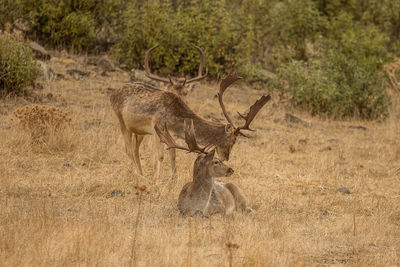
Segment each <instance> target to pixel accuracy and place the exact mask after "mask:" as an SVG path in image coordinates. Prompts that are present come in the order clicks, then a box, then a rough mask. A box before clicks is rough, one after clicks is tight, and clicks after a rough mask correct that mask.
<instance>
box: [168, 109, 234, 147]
mask: <svg viewBox="0 0 400 267" xmlns="http://www.w3.org/2000/svg"><path fill="white" fill-rule="evenodd" d="M184 119H191V120H193V125H194V130H195V132H196V140H197V142H198V143H199V144H202V145H208V144H213V145H218V144H219V143H220V142H221V141H220V140H223V139H224V138H225V135H226V134H225V125H224V124H222V123H216V122H211V121H207V120H205V119H203V118H201V117H200V116H197V115H196V114H192V116H190V117H189V116H188V117H186V118H183V119H179V120H176V121H175V122H173V123H169V124H168V127H169V129H172V130H173V131H174V132H175V133H176V134H177V135H178V136H180V137H181V138H184V136H185V127H184Z"/></svg>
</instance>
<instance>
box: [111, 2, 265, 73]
mask: <svg viewBox="0 0 400 267" xmlns="http://www.w3.org/2000/svg"><path fill="white" fill-rule="evenodd" d="M173 2H174V1H171V2H168V1H166V2H165V1H158V0H153V1H147V2H146V3H144V4H142V5H138V4H131V5H130V6H129V7H128V8H127V11H126V12H125V15H124V23H123V28H124V29H125V31H124V33H123V34H122V36H121V39H120V42H119V43H118V44H117V45H116V46H114V48H113V54H114V56H115V57H116V58H117V59H118V60H119V61H120V62H122V63H124V64H126V65H128V66H130V67H136V68H138V67H141V66H142V62H143V57H144V53H145V52H146V50H147V49H149V48H150V47H152V46H153V45H155V44H160V47H159V48H157V50H155V51H154V52H153V54H152V57H151V62H152V68H153V69H154V70H156V71H157V70H158V71H160V72H162V73H164V74H170V73H174V74H175V75H177V74H179V75H183V74H185V75H195V74H196V72H197V68H198V64H199V56H198V53H197V51H196V50H195V49H193V47H191V46H190V44H196V45H198V46H199V47H201V48H202V49H204V50H207V68H208V71H209V74H210V75H211V76H214V77H221V76H224V75H225V74H226V72H227V71H228V70H229V69H232V68H236V69H240V70H241V71H242V72H244V74H246V75H247V77H248V78H250V77H251V75H252V73H251V69H252V68H253V66H250V65H251V64H253V63H254V64H261V63H262V59H263V58H262V57H260V54H262V53H263V51H264V48H263V46H262V41H260V40H261V39H262V38H264V37H263V31H262V27H261V26H260V25H261V24H260V23H261V22H259V21H258V20H257V19H258V18H259V16H261V15H260V14H259V13H255V15H254V16H252V15H249V14H248V13H249V12H250V11H254V10H253V9H251V10H249V9H248V8H247V6H246V4H243V5H242V6H241V8H239V9H237V8H236V6H235V7H233V6H232V3H231V4H227V3H226V2H225V1H223V0H218V1H214V0H204V1H176V2H175V3H173ZM245 2H246V3H250V2H251V3H253V2H254V3H253V4H255V3H258V1H245ZM263 3H264V2H263ZM250 6H252V7H253V8H254V7H256V5H250ZM254 9H256V8H254ZM260 9H261V8H260ZM259 11H260V10H257V12H259ZM166 67H168V68H166Z"/></svg>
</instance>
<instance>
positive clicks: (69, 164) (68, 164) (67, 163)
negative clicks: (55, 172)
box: [63, 162, 71, 168]
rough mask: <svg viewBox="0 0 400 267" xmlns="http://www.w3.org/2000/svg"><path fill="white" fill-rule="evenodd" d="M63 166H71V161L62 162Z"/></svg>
mask: <svg viewBox="0 0 400 267" xmlns="http://www.w3.org/2000/svg"><path fill="white" fill-rule="evenodd" d="M63 166H64V167H66V168H69V167H71V163H69V162H64V164H63Z"/></svg>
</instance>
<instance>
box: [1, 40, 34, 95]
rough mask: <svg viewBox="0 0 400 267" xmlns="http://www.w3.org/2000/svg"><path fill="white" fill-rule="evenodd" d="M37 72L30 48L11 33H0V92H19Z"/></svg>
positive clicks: (30, 82)
mask: <svg viewBox="0 0 400 267" xmlns="http://www.w3.org/2000/svg"><path fill="white" fill-rule="evenodd" d="M38 74H39V69H38V67H37V64H36V61H35V59H34V54H33V52H32V50H31V49H30V48H29V47H28V46H27V44H26V43H24V42H22V41H17V40H15V39H14V38H13V37H12V36H11V35H8V34H3V35H0V94H1V95H6V94H10V93H12V94H19V93H22V92H23V90H24V88H25V87H26V86H27V85H29V84H32V83H33V81H34V80H35V79H36V77H37V75H38Z"/></svg>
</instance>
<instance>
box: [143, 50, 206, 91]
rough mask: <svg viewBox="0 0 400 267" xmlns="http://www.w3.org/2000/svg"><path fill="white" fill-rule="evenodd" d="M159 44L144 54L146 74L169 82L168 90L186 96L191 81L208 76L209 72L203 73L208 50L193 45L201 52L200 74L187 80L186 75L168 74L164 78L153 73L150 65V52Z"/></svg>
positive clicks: (151, 77)
mask: <svg viewBox="0 0 400 267" xmlns="http://www.w3.org/2000/svg"><path fill="white" fill-rule="evenodd" d="M158 46H159V45H155V46H153V47H152V48H150V49H149V50H147V51H146V53H145V54H144V70H145V73H146V76H147V77H149V78H150V79H153V80H155V81H159V82H164V83H166V84H167V88H166V89H167V90H168V91H170V92H174V93H176V94H177V95H180V96H186V95H187V94H188V92H189V87H188V86H189V84H190V83H192V82H195V81H200V80H202V79H204V78H205V77H207V73H205V74H204V75H203V68H204V64H205V62H206V52H205V51H203V50H201V48H200V47H198V46H196V45H192V46H193V47H194V48H196V49H197V51H199V53H200V65H199V71H198V74H197V76H196V77H194V78H192V79H189V80H186V78H185V77H171V76H168V78H163V77H160V76H157V75H155V74H153V73H151V70H150V65H149V58H150V53H151V52H152V51H153V50H154V49H156V48H157V47H158Z"/></svg>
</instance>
